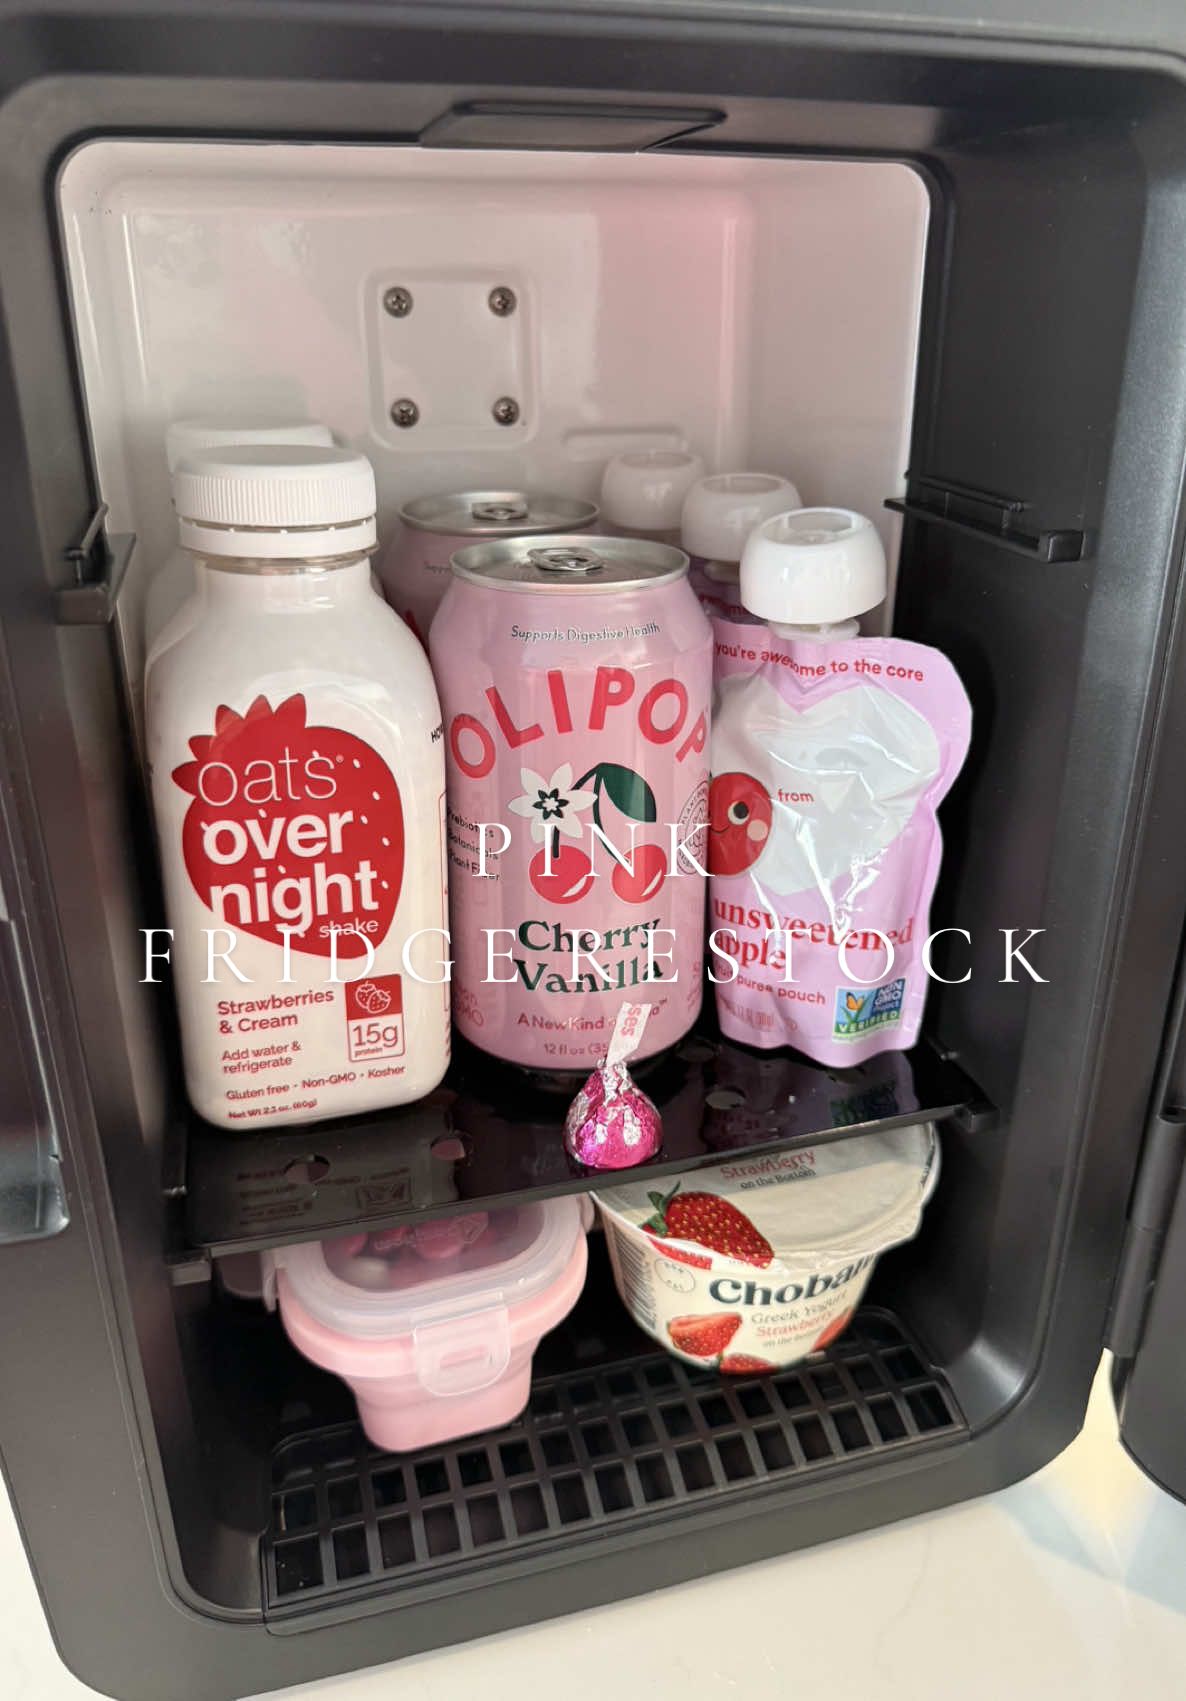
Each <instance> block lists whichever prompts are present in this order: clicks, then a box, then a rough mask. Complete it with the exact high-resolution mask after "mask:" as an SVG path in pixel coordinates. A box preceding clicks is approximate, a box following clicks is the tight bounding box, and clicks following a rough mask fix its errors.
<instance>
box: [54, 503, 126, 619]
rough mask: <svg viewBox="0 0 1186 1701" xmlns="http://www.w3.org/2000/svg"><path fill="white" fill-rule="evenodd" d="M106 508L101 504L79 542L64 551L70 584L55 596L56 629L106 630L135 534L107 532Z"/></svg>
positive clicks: (113, 609)
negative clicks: (93, 627)
mask: <svg viewBox="0 0 1186 1701" xmlns="http://www.w3.org/2000/svg"><path fill="white" fill-rule="evenodd" d="M106 522H107V504H106V502H100V504H99V506H98V507H97V508H96V509H95V512H94V513H93V514H92V515H91V519H90V523H89V524H88V526H87V528H86V531H85V532H83V534H82V536H81V537H80V538H79V540H78V542H77V543H75V544H72V545H71V546H70V548H69V549H68V550H67V551H66V560H67V561H68V562H69V563H70V566H71V569H72V572H73V582H72V583H71V584H68V585H66V586H64V587H63V588H62V589H61V590H59V591H57V592H55V594H54V612H55V614H56V616H57V622H58V625H59V626H106V625H107V624H108V623H109V622H110V620H111V619H112V616H113V615H114V613H115V603H116V598H117V597H118V596H119V591H120V586H121V585H122V584H123V580H124V574H125V573H126V572H127V569H128V562H129V561H130V560H131V559H132V551H133V549H135V547H136V536H135V533H134V532H119V533H117V534H116V535H114V536H111V535H109V534H108V531H107V523H106Z"/></svg>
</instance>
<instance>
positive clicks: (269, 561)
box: [146, 446, 449, 1130]
mask: <svg viewBox="0 0 1186 1701" xmlns="http://www.w3.org/2000/svg"><path fill="white" fill-rule="evenodd" d="M173 494H174V502H175V505H176V508H177V514H178V520H179V526H180V534H181V542H182V545H183V546H184V547H185V548H186V549H187V550H188V551H189V552H190V553H191V554H192V556H193V557H194V559H195V560H196V562H197V565H198V582H199V583H198V593H197V595H198V610H197V614H196V618H195V620H194V623H193V625H192V626H191V627H190V629H189V630H188V631H187V632H186V633H185V635H184V636H183V637H181V638H179V639H178V641H177V642H176V643H175V644H173V645H171V646H170V647H169V648H168V649H167V650H165V651H164V652H163V653H162V654H161V655H160V656H158V658H157V659H156V661H155V662H154V663H153V664H152V666H151V668H150V669H149V676H148V681H147V690H146V697H147V718H148V753H149V763H150V768H151V779H152V797H153V807H154V812H155V816H156V823H157V836H158V840H159V843H160V850H161V858H162V863H163V868H164V879H165V897H166V902H167V909H168V924H169V926H170V928H172V929H173V939H172V964H173V983H174V987H175V989H176V995H177V1003H178V1010H179V1014H180V1019H181V1035H182V1048H183V1052H184V1057H185V1072H186V1082H187V1086H188V1089H189V1095H190V1098H191V1100H192V1102H193V1105H194V1107H195V1109H196V1110H197V1111H198V1112H199V1113H200V1114H201V1115H202V1116H204V1117H205V1118H206V1119H207V1120H208V1121H210V1122H215V1123H219V1124H221V1125H223V1126H225V1127H227V1128H233V1129H237V1130H247V1129H252V1128H256V1127H261V1126H268V1125H274V1124H277V1123H293V1122H305V1121H312V1120H317V1119H320V1118H323V1117H328V1116H345V1115H350V1114H353V1113H355V1112H358V1111H365V1110H374V1109H377V1108H379V1107H382V1106H388V1105H396V1104H402V1103H404V1102H406V1101H408V1100H411V1099H416V1098H419V1097H421V1096H422V1095H423V1094H425V1093H427V1092H429V1091H430V1090H431V1089H432V1088H433V1087H435V1086H436V1085H437V1083H438V1082H439V1081H440V1079H441V1077H442V1075H443V1074H444V1072H445V1067H446V1064H447V1062H448V1057H449V1008H448V985H447V982H446V981H445V974H446V970H445V968H444V967H443V966H442V965H443V964H445V963H447V961H448V951H447V949H446V943H447V935H446V934H445V932H444V929H445V927H446V925H447V923H446V919H445V916H446V901H445V872H444V868H445V858H444V803H445V798H444V792H445V771H444V746H443V740H442V737H441V724H440V705H439V702H438V700H437V694H436V687H435V686H434V684H433V680H432V674H431V672H430V670H429V666H428V661H427V658H426V657H425V655H424V652H423V650H422V648H421V646H420V644H419V643H418V642H417V641H416V639H415V638H414V637H413V636H412V634H411V632H410V631H409V630H408V628H407V627H406V626H405V625H404V623H403V622H402V621H401V620H400V619H399V617H398V615H396V614H394V613H393V612H392V611H391V609H389V608H388V607H387V605H386V603H385V602H384V601H383V600H382V598H381V597H379V596H378V595H377V594H376V593H375V591H374V589H373V587H372V583H371V569H370V554H371V551H372V550H373V549H374V546H375V481H374V474H373V473H372V471H371V467H370V464H369V463H368V462H367V460H366V459H365V458H364V457H363V456H361V455H355V454H352V453H350V452H349V451H347V450H344V449H335V448H312V447H295V446H294V447H287V446H277V447H274V448H263V447H257V448H249V447H241V446H236V447H232V448H228V449H222V450H211V451H208V452H207V453H206V454H204V455H201V456H195V457H193V458H191V459H189V460H185V461H182V463H181V464H180V465H179V466H178V468H177V471H176V473H175V474H174V478H173ZM153 943H154V944H155V945H156V947H157V948H158V949H160V950H162V951H163V950H164V949H165V940H164V938H163V936H158V937H157V938H156V939H155V940H154V941H153ZM220 953H223V954H221V955H220ZM335 957H336V962H335Z"/></svg>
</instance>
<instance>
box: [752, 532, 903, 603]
mask: <svg viewBox="0 0 1186 1701" xmlns="http://www.w3.org/2000/svg"><path fill="white" fill-rule="evenodd" d="M885 591H886V574H885V550H884V549H883V548H882V544H881V539H880V538H879V537H878V535H877V531H876V528H875V527H874V525H873V522H872V521H871V520H867V519H866V518H865V516H864V515H863V514H854V513H853V512H852V510H851V509H849V508H798V509H796V510H795V511H794V512H793V513H786V514H776V515H774V516H773V518H771V519H766V520H763V521H762V523H761V524H760V525H759V526H757V527H756V528H755V529H754V531H753V532H751V534H750V537H749V539H748V541H747V542H746V545H745V550H744V552H743V554H742V557H741V600H742V602H743V604H744V605H745V607H746V608H748V609H749V611H750V613H751V614H756V615H757V616H758V617H759V618H760V619H762V620H771V621H774V622H776V623H777V624H778V625H781V626H823V625H831V624H833V623H835V622H838V621H841V620H849V619H851V618H852V617H853V616H854V615H857V614H864V612H865V611H866V609H870V608H876V607H877V604H878V603H879V602H883V601H884V600H885Z"/></svg>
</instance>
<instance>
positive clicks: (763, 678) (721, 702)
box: [709, 597, 971, 1066]
mask: <svg viewBox="0 0 1186 1701" xmlns="http://www.w3.org/2000/svg"><path fill="white" fill-rule="evenodd" d="M754 600H758V599H757V598H756V597H755V598H754ZM835 630H838V628H829V627H827V626H826V625H821V626H818V627H815V628H811V627H807V628H799V629H791V628H788V627H787V626H786V625H771V626H766V627H761V628H757V627H754V626H752V625H746V626H743V625H737V624H733V623H731V622H726V621H717V622H716V623H715V637H716V670H717V672H716V677H717V702H716V716H715V721H714V726H713V735H712V784H711V790H710V795H709V871H710V875H711V881H710V898H709V929H710V942H711V945H712V955H711V958H710V963H711V969H712V973H713V975H714V977H715V978H716V982H717V985H716V1001H717V1011H718V1016H719V1020H720V1024H721V1029H722V1031H723V1032H724V1034H725V1035H726V1036H727V1037H728V1038H729V1039H733V1040H738V1041H740V1042H742V1043H743V1044H747V1045H751V1046H757V1047H759V1048H762V1049H767V1050H768V1049H772V1048H774V1047H776V1046H794V1047H795V1048H796V1049H797V1050H799V1051H801V1052H804V1053H805V1054H806V1055H807V1056H808V1057H811V1058H813V1059H815V1060H816V1061H817V1062H820V1063H825V1064H829V1065H840V1066H843V1065H847V1064H856V1063H860V1062H862V1061H863V1060H864V1059H866V1058H868V1057H872V1056H875V1055H876V1054H877V1053H878V1052H882V1051H890V1050H904V1049H906V1048H907V1047H908V1046H910V1045H913V1043H914V1042H915V1040H916V1039H917V1037H918V1032H919V1026H920V1023H921V1020H922V1013H923V1007H924V1004H925V1002H926V993H927V973H926V968H925V963H924V954H923V953H924V946H925V943H926V940H927V937H928V933H929V911H930V902H931V896H932V893H933V892H934V889H935V881H936V879H937V877H938V872H939V863H940V858H941V856H942V849H943V844H942V837H941V834H940V830H939V824H938V821H937V819H936V813H935V812H936V809H937V808H938V805H939V803H940V801H941V799H942V798H943V797H944V796H945V794H946V793H947V791H948V790H949V788H950V786H951V784H952V782H953V780H954V779H955V777H956V775H957V774H958V773H959V770H960V767H961V765H962V763H963V761H964V757H965V756H966V754H967V749H968V743H969V739H970V736H971V707H970V705H969V702H968V698H967V694H966V692H965V691H964V688H963V686H962V684H961V683H960V680H959V677H958V675H957V674H956V671H955V669H954V668H953V667H952V665H951V663H950V662H949V661H948V660H947V658H946V657H945V656H944V655H942V654H941V653H940V652H939V651H937V650H934V649H932V648H930V647H929V646H928V645H925V644H915V643H911V642H910V641H908V640H906V639H902V638H862V637H859V636H840V637H830V636H829V635H828V634H829V632H830V631H835Z"/></svg>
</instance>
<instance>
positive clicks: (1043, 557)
mask: <svg viewBox="0 0 1186 1701" xmlns="http://www.w3.org/2000/svg"><path fill="white" fill-rule="evenodd" d="M885 505H886V507H887V508H892V509H893V510H894V512H895V513H897V514H906V515H908V516H909V518H910V519H912V520H927V521H929V522H930V523H931V524H933V525H940V526H947V527H948V528H949V529H951V530H952V531H958V532H965V533H971V534H973V535H974V536H976V537H978V538H983V539H984V540H985V541H986V542H988V543H997V544H1000V545H1001V546H1002V547H1003V548H1005V549H1013V550H1018V551H1020V552H1021V553H1022V554H1024V555H1029V556H1032V558H1033V559H1034V560H1035V561H1051V562H1054V561H1081V560H1082V559H1083V557H1084V556H1085V555H1088V554H1090V552H1091V548H1092V544H1093V538H1092V534H1091V533H1090V532H1085V531H1082V530H1078V529H1074V528H1065V529H1060V530H1055V531H1042V530H1040V529H1038V528H1037V527H1035V526H1034V525H1033V524H1032V522H1031V521H1029V520H1027V518H1026V515H1027V511H1028V510H1029V508H1030V507H1031V504H1030V503H1029V502H1023V501H1022V500H1021V499H1020V498H1018V497H1015V496H998V495H995V494H994V493H993V492H991V491H987V490H976V489H974V488H973V487H972V486H971V485H967V484H956V483H954V482H953V481H952V480H950V479H938V478H927V477H924V476H923V475H922V474H919V473H907V474H906V494H905V496H902V497H897V496H894V497H890V499H889V500H888V501H887V502H886V504H885Z"/></svg>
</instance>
